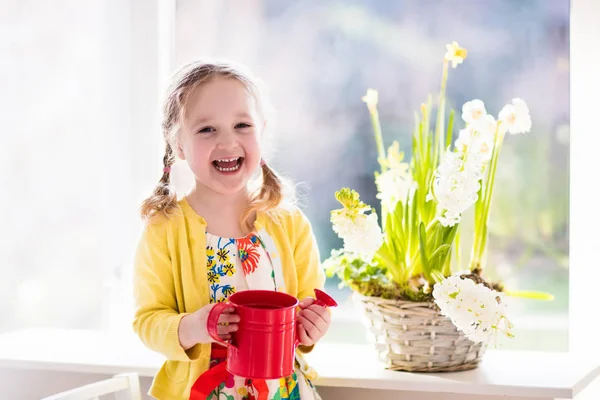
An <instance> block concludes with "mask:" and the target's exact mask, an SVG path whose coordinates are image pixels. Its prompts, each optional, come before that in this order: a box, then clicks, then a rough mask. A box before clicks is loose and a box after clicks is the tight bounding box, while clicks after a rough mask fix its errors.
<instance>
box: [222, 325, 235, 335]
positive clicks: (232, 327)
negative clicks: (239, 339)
mask: <svg viewBox="0 0 600 400" xmlns="http://www.w3.org/2000/svg"><path fill="white" fill-rule="evenodd" d="M237 330H238V324H229V325H219V326H218V327H217V333H218V334H219V335H227V334H230V333H231V332H236V331H237Z"/></svg>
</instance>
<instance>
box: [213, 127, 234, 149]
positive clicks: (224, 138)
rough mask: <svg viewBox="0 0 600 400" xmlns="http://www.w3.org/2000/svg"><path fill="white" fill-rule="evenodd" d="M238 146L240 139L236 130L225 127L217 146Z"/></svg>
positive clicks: (226, 147)
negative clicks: (238, 139)
mask: <svg viewBox="0 0 600 400" xmlns="http://www.w3.org/2000/svg"><path fill="white" fill-rule="evenodd" d="M237 146H238V141H237V137H236V134H235V132H233V131H232V130H231V129H223V130H221V132H220V134H219V141H218V142H217V147H219V148H221V149H229V148H235V147H237Z"/></svg>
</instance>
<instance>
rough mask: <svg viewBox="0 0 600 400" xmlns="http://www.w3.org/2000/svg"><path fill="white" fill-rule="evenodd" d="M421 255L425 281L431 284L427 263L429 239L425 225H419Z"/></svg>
mask: <svg viewBox="0 0 600 400" xmlns="http://www.w3.org/2000/svg"><path fill="white" fill-rule="evenodd" d="M419 253H420V255H421V268H422V271H423V275H424V276H425V279H427V280H428V281H430V282H431V279H432V278H431V270H430V266H429V263H428V262H427V261H428V259H427V238H426V236H425V224H424V223H422V222H421V223H420V224H419Z"/></svg>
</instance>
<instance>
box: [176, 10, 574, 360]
mask: <svg viewBox="0 0 600 400" xmlns="http://www.w3.org/2000/svg"><path fill="white" fill-rule="evenodd" d="M446 3H447V2H446ZM446 3H443V2H439V1H432V0H429V1H421V2H366V1H354V2H350V3H348V2H340V1H333V0H327V1H319V2H316V1H306V2H280V1H277V0H253V1H244V2H240V1H219V2H213V1H191V0H187V1H185V0H179V1H177V3H176V4H177V9H176V20H175V21H176V25H175V26H176V36H175V42H174V43H175V60H176V64H181V63H184V62H188V61H190V60H192V59H195V58H198V57H215V58H225V59H232V60H235V61H238V62H241V63H243V64H246V65H248V66H249V67H250V68H251V69H252V70H253V71H254V72H255V73H256V74H257V75H259V76H260V77H263V78H264V79H265V80H266V82H265V83H266V84H267V85H268V87H269V90H270V94H271V97H272V101H273V103H274V104H275V106H276V107H277V108H278V116H277V128H276V129H275V130H274V132H271V134H272V137H271V142H272V144H273V147H274V149H275V152H274V153H273V154H272V157H271V158H270V160H271V162H272V163H273V164H274V165H275V167H277V168H278V170H280V171H282V172H283V173H284V174H285V175H287V176H290V177H292V178H293V179H294V181H296V182H306V183H308V184H309V186H310V189H309V191H308V192H307V193H306V195H305V196H304V197H303V204H304V205H305V212H306V213H307V215H308V216H309V218H310V219H311V221H312V222H313V227H314V229H315V233H316V235H317V238H318V241H319V246H320V250H321V253H322V257H323V258H325V257H327V256H328V254H329V252H330V251H331V249H332V248H338V247H340V246H341V242H340V240H339V239H338V238H337V237H336V235H335V233H334V232H333V230H332V229H331V225H330V223H329V222H328V219H329V211H330V210H331V209H333V208H337V204H336V201H335V199H334V192H335V191H336V190H338V189H339V188H341V187H343V186H349V187H352V188H354V189H356V190H358V191H359V192H360V193H361V198H362V199H363V200H364V201H365V202H367V203H368V204H371V205H373V206H376V205H377V204H378V201H377V199H375V194H376V192H375V186H374V182H373V172H374V171H375V170H376V168H377V164H376V148H375V143H374V140H373V135H372V131H371V126H370V120H369V115H368V112H367V110H366V107H365V105H364V103H362V102H361V101H360V98H361V96H362V95H363V94H364V92H365V90H366V88H368V87H373V88H377V89H379V95H380V103H379V104H380V106H379V107H380V114H381V122H382V126H383V130H384V138H385V140H386V145H389V144H391V141H392V140H399V142H400V145H401V147H402V148H403V150H404V151H409V148H410V136H409V135H410V132H411V130H412V126H413V125H412V124H413V113H414V112H415V111H416V110H418V107H419V105H420V104H421V103H422V102H423V101H425V100H426V98H427V95H428V94H430V93H431V94H433V95H435V93H436V92H437V91H438V89H439V80H440V73H441V57H442V56H443V52H444V50H445V44H446V43H449V42H451V41H452V40H457V41H458V42H459V43H460V44H461V45H463V46H465V47H466V48H467V49H468V51H469V55H468V58H467V60H466V61H465V63H464V64H463V65H461V66H460V67H459V68H457V69H455V70H451V71H450V74H451V77H450V79H449V84H448V96H449V98H450V99H451V100H452V101H453V104H452V107H454V108H456V109H459V108H460V106H461V105H462V104H463V103H464V102H466V101H468V100H471V99H473V98H480V99H482V100H484V101H485V103H486V106H487V108H488V110H489V112H491V113H494V114H496V115H497V113H498V111H499V110H500V108H501V107H502V105H504V104H505V103H507V102H509V101H510V99H511V98H513V97H516V96H518V97H523V98H524V99H525V100H526V101H527V102H528V104H529V106H530V109H531V113H532V118H533V130H532V132H531V133H530V134H527V135H525V136H521V137H514V138H508V139H507V140H506V141H505V143H504V146H503V150H502V155H501V158H500V161H499V167H498V174H497V182H496V189H495V198H494V202H493V210H492V224H493V225H492V227H491V230H492V232H491V239H490V242H491V243H490V250H489V251H490V268H489V269H488V270H487V272H486V275H487V276H490V277H492V278H494V279H501V280H502V281H503V282H504V283H505V284H506V285H507V286H508V287H510V288H512V289H515V290H517V289H518V290H528V289H529V290H540V291H547V292H551V293H553V294H554V295H555V296H556V298H555V300H554V301H553V302H539V301H532V300H521V299H519V300H516V301H512V302H511V308H512V313H513V316H514V317H515V322H516V324H517V327H516V334H517V337H516V339H514V340H510V341H505V342H503V343H502V345H503V346H504V348H511V349H539V350H565V349H566V347H567V315H568V297H569V295H568V287H569V270H568V267H569V257H568V243H569V237H568V231H569V189H568V188H569V123H570V118H569V117H570V116H569V1H567V0H564V1H554V2H547V1H531V2H527V3H526V4H524V3H521V2H506V1H501V0H495V1H489V2H485V4H482V3H481V2H477V1H474V0H462V1H455V2H451V4H446ZM465 10H468V12H465ZM492 110H493V111H492ZM291 149H293V151H292V150H291ZM408 156H410V154H408ZM465 226H467V227H468V224H465ZM463 232H464V231H463ZM464 235H465V236H466V237H465V236H463V237H464V239H463V243H465V247H464V249H463V255H462V258H463V260H464V259H467V260H468V256H469V250H470V248H469V247H468V245H469V244H470V241H469V240H468V235H469V234H468V229H467V232H465V233H464ZM327 288H328V290H329V291H330V292H332V293H333V294H334V296H335V297H336V298H337V299H338V300H341V302H342V303H343V306H342V307H340V309H339V310H338V311H339V312H338V313H337V318H336V319H335V321H336V322H335V325H334V326H333V327H332V331H331V333H330V334H329V335H328V336H327V340H329V341H335V342H338V343H339V342H352V343H362V342H365V340H366V336H365V330H364V329H363V328H362V327H360V328H358V327H357V324H358V323H359V321H358V319H357V317H356V313H354V308H353V305H352V301H351V299H350V296H349V295H350V291H349V290H347V289H345V290H339V289H338V288H337V281H336V280H334V279H331V280H329V281H328V284H327ZM353 328H357V329H353ZM541 333H543V334H541Z"/></svg>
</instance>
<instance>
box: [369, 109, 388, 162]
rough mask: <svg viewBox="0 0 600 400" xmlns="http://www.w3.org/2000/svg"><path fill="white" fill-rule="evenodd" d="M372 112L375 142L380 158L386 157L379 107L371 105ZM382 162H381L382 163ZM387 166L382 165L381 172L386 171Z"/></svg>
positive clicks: (370, 110)
mask: <svg viewBox="0 0 600 400" xmlns="http://www.w3.org/2000/svg"><path fill="white" fill-rule="evenodd" d="M369 114H371V123H372V124H373V134H374V135H375V144H376V145H377V156H378V160H382V159H385V147H384V146H383V133H382V132H381V123H380V122H379V111H377V107H375V106H369ZM380 164H381V163H380ZM386 169H387V167H386V166H385V165H381V172H385V171H386Z"/></svg>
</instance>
